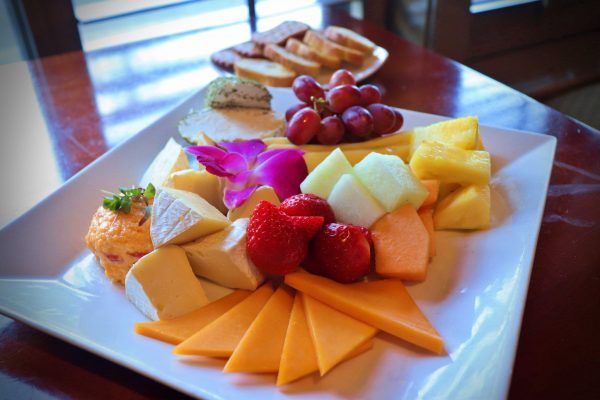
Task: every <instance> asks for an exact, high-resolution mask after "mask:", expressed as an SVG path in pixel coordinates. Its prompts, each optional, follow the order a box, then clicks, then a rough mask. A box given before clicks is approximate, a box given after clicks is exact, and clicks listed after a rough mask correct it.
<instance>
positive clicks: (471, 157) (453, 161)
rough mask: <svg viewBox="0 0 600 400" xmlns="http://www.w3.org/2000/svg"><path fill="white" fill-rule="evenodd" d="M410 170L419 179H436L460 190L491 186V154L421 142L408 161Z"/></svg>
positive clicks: (437, 143)
mask: <svg viewBox="0 0 600 400" xmlns="http://www.w3.org/2000/svg"><path fill="white" fill-rule="evenodd" d="M410 168H411V169H412V170H413V172H414V173H415V175H416V176H417V177H418V178H419V179H437V180H439V181H440V182H442V183H458V184H460V185H463V186H468V185H487V184H488V183H489V182H490V175H491V159H490V153H488V152H487V151H482V150H464V149H461V148H459V147H456V146H446V145H444V144H442V143H439V142H431V141H428V140H426V141H424V142H423V143H421V145H420V146H419V147H418V148H417V151H415V154H413V156H412V158H411V159H410Z"/></svg>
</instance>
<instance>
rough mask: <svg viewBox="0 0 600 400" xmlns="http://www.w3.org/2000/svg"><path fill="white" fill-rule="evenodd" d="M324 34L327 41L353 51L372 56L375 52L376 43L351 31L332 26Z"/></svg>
mask: <svg viewBox="0 0 600 400" xmlns="http://www.w3.org/2000/svg"><path fill="white" fill-rule="evenodd" d="M324 34H325V36H326V37H327V39H329V40H332V41H334V42H336V43H338V44H341V45H342V46H346V47H350V48H351V49H354V50H358V51H360V52H363V53H368V54H372V53H373V52H374V51H375V47H376V45H375V43H373V42H371V41H370V40H369V39H367V38H366V37H364V36H361V35H359V34H358V33H356V32H354V31H351V30H350V29H346V28H342V27H341V26H334V25H331V26H328V27H327V28H326V29H325V32H324Z"/></svg>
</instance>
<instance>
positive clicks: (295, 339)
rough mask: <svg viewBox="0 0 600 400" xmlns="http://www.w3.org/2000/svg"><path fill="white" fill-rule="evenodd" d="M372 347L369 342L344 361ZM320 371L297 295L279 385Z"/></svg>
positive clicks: (300, 298) (278, 379) (283, 355)
mask: <svg viewBox="0 0 600 400" xmlns="http://www.w3.org/2000/svg"><path fill="white" fill-rule="evenodd" d="M371 347H373V340H367V341H366V342H364V343H363V344H362V345H360V346H358V347H357V348H356V349H355V350H354V351H352V352H351V353H349V354H348V356H347V357H345V358H344V361H346V360H349V359H351V358H352V357H355V356H357V355H359V354H361V353H364V352H365V351H367V350H369V349H370V348H371ZM318 370H319V364H318V363H317V353H316V352H315V348H314V345H313V343H312V338H311V337H310V331H309V328H308V323H307V322H306V314H305V312H304V306H303V305H302V295H301V293H297V294H296V297H294V307H293V308H292V314H291V316H290V322H289V324H288V329H287V332H286V335H285V342H284V344H283V354H282V355H281V364H279V374H278V375H277V385H284V384H286V383H289V382H293V381H295V380H297V379H300V378H302V377H303V376H306V375H308V374H312V373H313V372H316V371H318Z"/></svg>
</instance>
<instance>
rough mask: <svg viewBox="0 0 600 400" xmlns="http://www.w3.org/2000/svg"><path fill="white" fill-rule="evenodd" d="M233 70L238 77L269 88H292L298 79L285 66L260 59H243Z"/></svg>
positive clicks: (235, 64)
mask: <svg viewBox="0 0 600 400" xmlns="http://www.w3.org/2000/svg"><path fill="white" fill-rule="evenodd" d="M233 69H234V71H235V74H236V75H237V76H240V77H242V78H248V79H254V80H255V81H257V82H260V83H262V84H263V85H268V86H278V87H286V86H292V83H293V82H294V78H295V77H296V73H295V72H294V71H291V70H289V69H287V68H286V67H284V66H283V65H281V64H277V63H275V62H272V61H268V60H261V59H258V58H241V59H239V60H237V61H236V62H235V63H234V65H233Z"/></svg>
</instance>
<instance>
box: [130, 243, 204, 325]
mask: <svg viewBox="0 0 600 400" xmlns="http://www.w3.org/2000/svg"><path fill="white" fill-rule="evenodd" d="M125 294H126V296H127V298H128V299H129V301H130V302H131V303H133V305H135V306H136V307H137V308H138V309H139V310H140V311H141V312H142V313H143V314H144V315H145V316H147V317H148V318H150V319H152V320H158V319H160V320H163V319H172V318H176V317H179V316H181V315H184V314H187V313H189V312H192V311H194V310H196V309H198V308H200V307H202V306H204V305H205V304H207V303H208V299H207V298H206V295H205V294H204V290H203V289H202V285H201V284H200V282H198V280H197V279H196V277H195V276H194V273H193V272H192V267H190V263H189V262H188V260H187V257H186V256H185V251H183V249H182V248H181V247H178V246H165V247H162V248H160V249H157V250H154V251H153V252H152V253H150V254H147V255H145V256H144V257H142V258H140V259H139V260H138V261H137V262H136V263H135V264H134V265H133V267H131V269H130V270H129V272H128V273H127V276H126V277H125Z"/></svg>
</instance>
